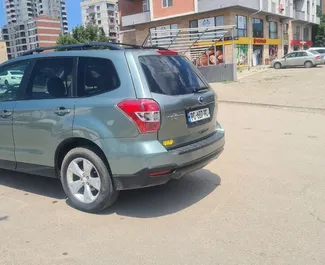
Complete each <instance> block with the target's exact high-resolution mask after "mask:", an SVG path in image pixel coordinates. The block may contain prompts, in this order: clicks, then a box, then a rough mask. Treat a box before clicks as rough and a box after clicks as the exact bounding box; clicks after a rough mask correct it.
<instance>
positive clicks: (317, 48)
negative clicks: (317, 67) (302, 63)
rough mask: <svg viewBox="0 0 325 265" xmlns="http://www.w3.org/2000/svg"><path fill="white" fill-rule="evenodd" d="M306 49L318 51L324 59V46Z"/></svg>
mask: <svg viewBox="0 0 325 265" xmlns="http://www.w3.org/2000/svg"><path fill="white" fill-rule="evenodd" d="M308 51H316V52H318V53H320V54H321V55H322V56H324V60H325V47H312V48H309V49H308Z"/></svg>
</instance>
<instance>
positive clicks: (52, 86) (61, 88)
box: [27, 58, 73, 99]
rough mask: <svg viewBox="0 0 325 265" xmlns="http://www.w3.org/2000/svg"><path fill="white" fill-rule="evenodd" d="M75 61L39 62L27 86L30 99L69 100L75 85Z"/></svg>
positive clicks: (47, 60) (45, 60)
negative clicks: (73, 75)
mask: <svg viewBox="0 0 325 265" xmlns="http://www.w3.org/2000/svg"><path fill="white" fill-rule="evenodd" d="M72 70H73V59H72V58H59V59H57V58H56V59H41V60H37V61H36V63H35V66H34V69H33V71H32V74H31V77H30V81H29V83H28V86H27V97H28V98H29V99H48V98H67V97H69V96H70V95H71V91H72V85H73V77H72V73H73V71H72Z"/></svg>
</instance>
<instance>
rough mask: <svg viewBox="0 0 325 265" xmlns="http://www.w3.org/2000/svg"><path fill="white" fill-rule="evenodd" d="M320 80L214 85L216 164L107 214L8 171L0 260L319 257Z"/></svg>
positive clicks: (125, 200)
mask: <svg viewBox="0 0 325 265" xmlns="http://www.w3.org/2000/svg"><path fill="white" fill-rule="evenodd" d="M323 76H325V68H317V69H294V70H283V71H273V70H268V71H265V72H263V73H260V74H258V75H252V76H250V77H247V78H243V79H241V81H240V82H238V83H232V84H222V85H221V84H220V85H217V86H216V89H217V90H218V92H219V95H220V100H221V101H222V102H221V103H220V121H221V122H222V124H223V125H224V127H225V128H226V130H227V146H226V150H225V152H224V153H223V155H222V156H221V157H220V159H219V160H217V161H215V162H213V163H212V164H210V165H209V166H208V167H207V168H206V169H204V170H201V171H199V172H196V173H194V174H191V175H190V176H188V177H187V178H184V179H182V180H181V181H179V182H172V183H169V184H168V185H166V186H162V187H156V188H150V189H145V190H141V191H140V190H139V191H128V192H123V193H122V194H121V198H120V200H119V201H118V203H117V204H116V205H115V206H114V207H113V208H112V209H110V210H109V211H106V212H104V213H103V214H102V215H90V214H85V213H81V212H78V211H76V210H74V209H72V208H71V207H70V206H69V205H67V204H66V202H65V199H64V198H65V197H64V194H63V192H62V190H61V188H60V183H59V182H58V181H56V180H52V179H45V178H40V177H36V176H26V175H21V174H12V173H8V172H1V177H0V239H1V245H0V264H1V265H2V264H3V265H9V264H22V265H29V264H33V265H35V264H51V265H52V264H53V265H56V264H58V265H64V264H78V265H83V264H87V265H92V264H123V265H124V264H128V265H130V264H159V265H160V264H172V265H174V264H186V265H192V264H193V265H197V264H226V265H232V264H234V265H235V264H259V265H260V264H276V265H280V264H295V265H298V264H303V265H306V264H324V260H325V252H324V249H325V207H324V201H325V192H324V190H325V178H324V177H325V173H324V172H325V171H324V148H325V125H324V121H325V102H324V100H322V99H324V95H325V86H324V84H323V83H324V82H323ZM260 79H261V80H260ZM225 101H229V102H231V103H226V102H225ZM236 101H241V102H253V103H254V104H247V103H235V102H236ZM263 104H267V105H263ZM274 105H276V106H274ZM279 105H288V106H295V108H292V107H286V108H282V107H279Z"/></svg>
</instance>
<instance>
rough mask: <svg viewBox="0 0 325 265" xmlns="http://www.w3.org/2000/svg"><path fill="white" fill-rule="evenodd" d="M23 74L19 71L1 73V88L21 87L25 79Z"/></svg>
mask: <svg viewBox="0 0 325 265" xmlns="http://www.w3.org/2000/svg"><path fill="white" fill-rule="evenodd" d="M23 74H24V73H23V72H22V71H19V70H9V71H5V72H2V73H0V88H1V87H4V86H5V87H10V86H19V85H20V83H21V79H22V78H23Z"/></svg>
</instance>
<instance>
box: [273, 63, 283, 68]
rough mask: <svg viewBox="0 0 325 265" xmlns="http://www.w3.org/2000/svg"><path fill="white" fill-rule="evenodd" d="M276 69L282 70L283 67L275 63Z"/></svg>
mask: <svg viewBox="0 0 325 265" xmlns="http://www.w3.org/2000/svg"><path fill="white" fill-rule="evenodd" d="M274 68H275V69H281V68H282V65H281V64H280V63H275V64H274Z"/></svg>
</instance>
